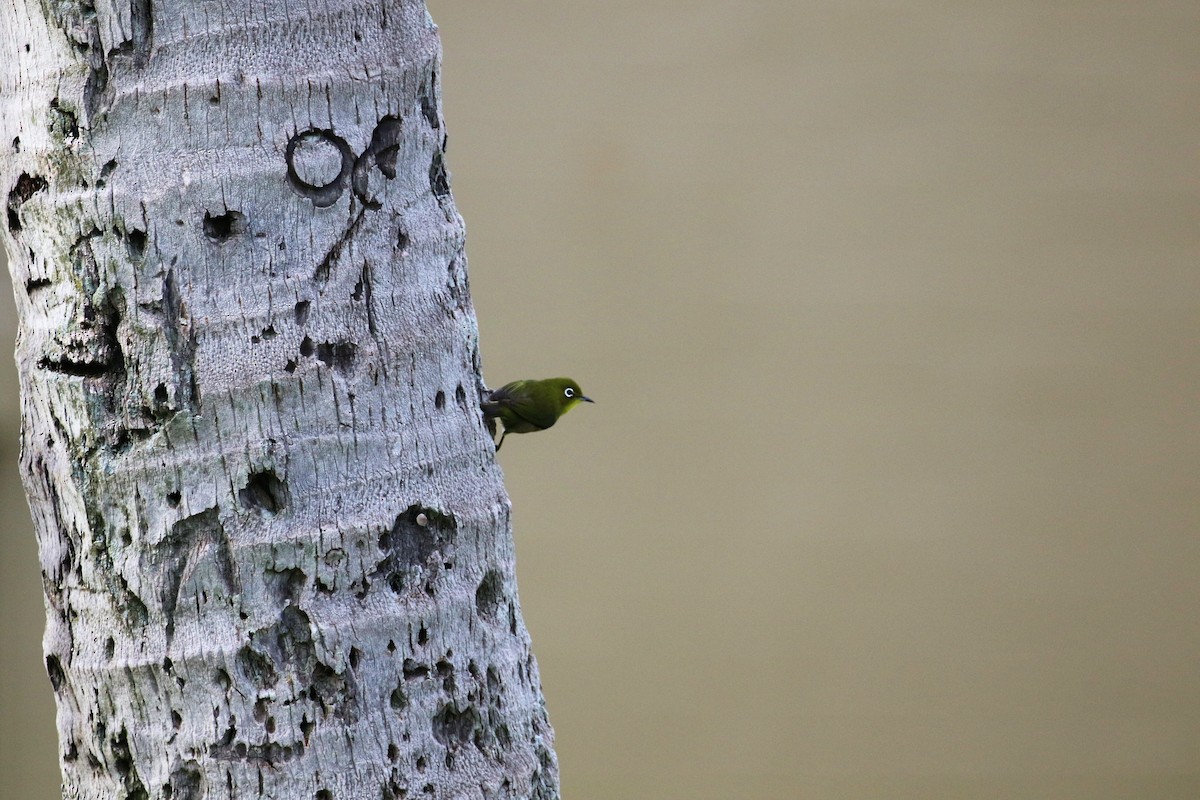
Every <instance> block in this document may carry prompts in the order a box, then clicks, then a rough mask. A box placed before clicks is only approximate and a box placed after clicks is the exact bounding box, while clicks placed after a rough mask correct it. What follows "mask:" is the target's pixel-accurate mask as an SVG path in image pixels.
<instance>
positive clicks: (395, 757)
mask: <svg viewBox="0 0 1200 800" xmlns="http://www.w3.org/2000/svg"><path fill="white" fill-rule="evenodd" d="M387 756H388V761H391V762H393V763H395V762H396V761H399V760H400V748H399V747H396V743H395V742H389V743H388V749H387Z"/></svg>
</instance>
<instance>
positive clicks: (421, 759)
mask: <svg viewBox="0 0 1200 800" xmlns="http://www.w3.org/2000/svg"><path fill="white" fill-rule="evenodd" d="M428 766H429V759H427V758H425V756H417V772H424V771H425V768H426V767H428Z"/></svg>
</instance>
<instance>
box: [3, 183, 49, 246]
mask: <svg viewBox="0 0 1200 800" xmlns="http://www.w3.org/2000/svg"><path fill="white" fill-rule="evenodd" d="M47 185H48V184H47V183H46V179H45V178H43V177H42V176H40V175H30V174H29V173H27V172H22V173H21V175H20V177H18V178H17V182H16V184H15V185H14V186H13V188H12V191H10V192H9V193H8V229H9V231H11V232H12V233H14V234H15V233H17V232H18V231H20V230H21V216H20V213H19V211H20V208H21V206H22V205H24V203H25V201H26V200H28V199H29V198H31V197H33V196H34V194H36V193H37V192H40V191H42V190H43V189H45V188H46V186H47Z"/></svg>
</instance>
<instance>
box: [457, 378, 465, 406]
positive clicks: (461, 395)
mask: <svg viewBox="0 0 1200 800" xmlns="http://www.w3.org/2000/svg"><path fill="white" fill-rule="evenodd" d="M454 402H456V403H458V405H459V406H460V407H462V408H466V407H467V390H466V389H464V388H463V385H462V384H461V383H460V384H459V385H458V388H457V389H455V390H454Z"/></svg>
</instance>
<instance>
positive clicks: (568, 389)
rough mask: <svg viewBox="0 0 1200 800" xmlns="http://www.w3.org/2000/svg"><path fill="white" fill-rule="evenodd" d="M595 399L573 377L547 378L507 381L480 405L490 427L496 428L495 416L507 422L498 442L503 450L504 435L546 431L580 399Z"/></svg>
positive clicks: (498, 450)
mask: <svg viewBox="0 0 1200 800" xmlns="http://www.w3.org/2000/svg"><path fill="white" fill-rule="evenodd" d="M594 402H596V401H595V400H593V399H592V398H590V397H585V396H584V394H583V390H582V389H580V388H579V384H578V383H576V382H575V381H573V380H571V379H570V378H546V379H545V380H540V381H513V382H512V383H506V384H504V385H503V386H501V387H500V388H499V389H493V390H492V391H490V392H488V396H487V399H486V400H484V401H483V402H482V403H481V404H480V406H481V408H483V418H484V419H485V420H487V422H488V427H489V429H491V430H493V431H494V425H495V422H494V421H495V420H500V422H502V423H503V424H504V433H503V434H501V435H500V443H499V444H497V445H496V452H497V453H499V452H500V447H501V445H503V444H504V437H505V436H508V435H509V434H510V433H531V432H533V431H544V430H546V428H549V427H550V426H551V425H553V424H554V423H556V422H558V418H559V417H561V416H562V415H563V414H565V413H567V412H568V411H570V410H571V409H572V408H574V407H575V406H577V405H579V404H580V403H594Z"/></svg>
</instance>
